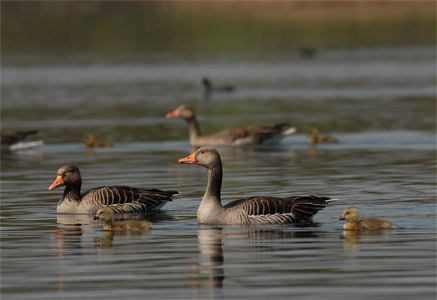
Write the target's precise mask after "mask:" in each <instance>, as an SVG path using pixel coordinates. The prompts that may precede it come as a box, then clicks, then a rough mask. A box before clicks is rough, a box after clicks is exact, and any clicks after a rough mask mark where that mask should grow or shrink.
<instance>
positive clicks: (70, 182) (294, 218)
mask: <svg viewBox="0 0 437 300" xmlns="http://www.w3.org/2000/svg"><path fill="white" fill-rule="evenodd" d="M179 163H188V164H199V165H202V166H204V167H206V168H207V169H208V186H207V189H206V192H205V195H204V196H203V199H202V201H201V203H200V205H199V209H198V212H197V218H198V221H199V223H205V224H223V225H224V224H230V225H245V224H246V225H248V224H286V223H294V222H301V221H304V222H309V221H311V220H312V218H313V216H314V215H315V214H316V213H317V212H318V211H320V210H322V209H323V208H325V207H326V206H327V205H328V203H329V202H331V201H333V200H331V199H330V198H328V197H318V196H314V195H310V196H290V197H286V198H279V197H270V196H255V197H249V198H244V199H240V200H236V201H233V202H230V203H228V204H227V205H225V206H222V204H221V197H220V191H221V184H222V176H223V174H222V164H221V159H220V155H219V153H218V152H217V150H216V149H214V148H200V149H199V150H197V151H196V152H195V153H193V154H192V155H190V156H188V157H185V158H182V159H180V160H179ZM81 184H82V181H81V177H80V172H79V169H78V168H77V167H76V166H73V165H66V166H63V167H61V168H60V169H59V170H58V177H57V178H56V180H55V181H54V182H53V184H52V185H51V186H50V187H49V190H53V189H55V188H56V187H60V186H65V189H64V193H63V196H62V198H61V200H60V201H59V203H58V207H57V211H58V213H76V214H77V213H84V214H86V213H88V214H91V213H96V212H97V211H98V210H99V209H101V208H103V207H108V208H109V209H110V210H112V211H114V212H116V213H130V212H144V211H150V210H155V209H159V208H161V207H162V206H163V205H164V204H165V203H167V202H168V201H171V197H172V196H173V195H176V194H178V192H176V191H161V190H157V189H142V188H133V187H127V186H104V187H99V188H94V189H91V190H88V191H86V192H85V193H83V194H81V193H80V187H81ZM99 218H100V217H99ZM108 218H109V217H108Z"/></svg>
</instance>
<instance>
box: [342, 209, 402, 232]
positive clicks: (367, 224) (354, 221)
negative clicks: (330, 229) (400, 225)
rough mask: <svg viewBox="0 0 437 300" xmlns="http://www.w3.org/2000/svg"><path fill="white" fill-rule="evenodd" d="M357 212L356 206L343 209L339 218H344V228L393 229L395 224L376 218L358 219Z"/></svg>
mask: <svg viewBox="0 0 437 300" xmlns="http://www.w3.org/2000/svg"><path fill="white" fill-rule="evenodd" d="M358 216H359V212H358V209H357V208H356V207H348V208H346V209H345V210H344V211H343V214H342V215H341V217H340V218H339V220H345V221H346V224H344V225H343V228H344V229H351V230H366V229H367V230H376V229H393V228H396V225H395V224H393V223H390V222H386V221H382V220H378V219H363V220H359V221H358Z"/></svg>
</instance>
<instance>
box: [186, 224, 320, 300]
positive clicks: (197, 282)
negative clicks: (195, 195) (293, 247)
mask: <svg viewBox="0 0 437 300" xmlns="http://www.w3.org/2000/svg"><path fill="white" fill-rule="evenodd" d="M313 226H314V224H311V227H313ZM302 227H308V226H302ZM284 228H286V227H283V226H279V225H278V226H277V227H276V228H272V227H271V226H270V227H269V228H267V229H266V228H265V227H258V228H257V227H256V226H255V227H253V226H252V227H242V228H241V229H240V228H236V227H233V226H220V227H216V226H211V225H202V224H199V227H198V232H197V237H198V247H199V253H200V255H199V261H198V264H197V265H196V266H193V268H192V270H193V271H192V272H191V275H192V280H191V283H190V284H189V285H187V286H189V287H192V288H205V287H206V288H210V289H211V293H212V294H211V297H212V298H219V297H218V296H219V295H218V294H219V293H221V288H222V287H223V281H224V279H225V269H224V264H225V253H224V251H223V245H224V242H223V241H226V244H231V245H233V244H234V242H235V243H238V247H240V248H241V249H242V250H243V251H244V252H253V253H254V256H253V257H254V260H255V263H256V262H262V261H263V260H264V258H263V257H262V256H258V255H257V253H258V252H260V250H261V251H270V250H272V249H273V248H272V247H271V246H269V242H270V241H271V240H276V239H278V240H287V239H290V238H307V237H309V238H311V237H316V236H317V235H316V234H315V233H314V232H313V231H311V230H308V231H307V230H302V231H301V230H298V231H294V230H293V231H289V230H282V229H284ZM275 249H276V248H275ZM222 296H223V295H222Z"/></svg>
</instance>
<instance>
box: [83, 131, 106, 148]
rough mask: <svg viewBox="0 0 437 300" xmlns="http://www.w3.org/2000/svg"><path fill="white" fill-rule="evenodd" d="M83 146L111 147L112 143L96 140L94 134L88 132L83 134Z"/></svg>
mask: <svg viewBox="0 0 437 300" xmlns="http://www.w3.org/2000/svg"><path fill="white" fill-rule="evenodd" d="M84 141H85V147H87V148H96V147H112V144H111V143H110V142H108V141H97V140H96V138H95V137H94V135H92V134H89V135H87V136H85V138H84Z"/></svg>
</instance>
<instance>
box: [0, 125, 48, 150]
mask: <svg viewBox="0 0 437 300" xmlns="http://www.w3.org/2000/svg"><path fill="white" fill-rule="evenodd" d="M37 133H38V131H36V130H9V131H4V132H2V133H1V134H0V145H1V149H2V150H19V149H27V148H32V147H37V146H41V145H43V144H44V142H43V141H41V140H39V141H26V139H27V137H28V136H29V135H34V134H37Z"/></svg>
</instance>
